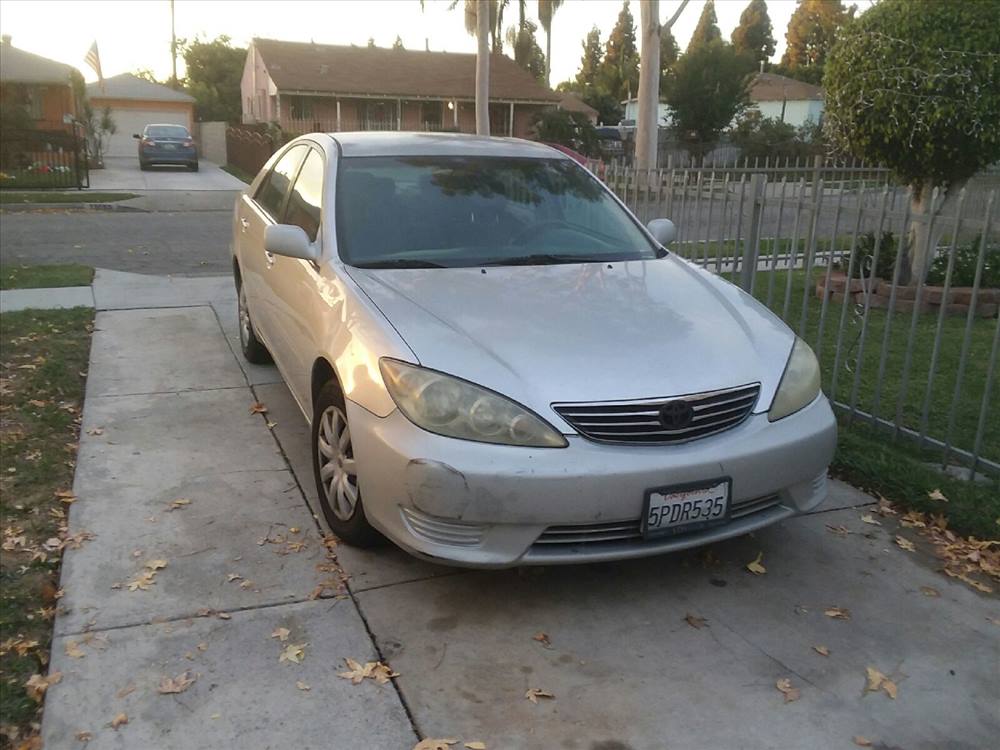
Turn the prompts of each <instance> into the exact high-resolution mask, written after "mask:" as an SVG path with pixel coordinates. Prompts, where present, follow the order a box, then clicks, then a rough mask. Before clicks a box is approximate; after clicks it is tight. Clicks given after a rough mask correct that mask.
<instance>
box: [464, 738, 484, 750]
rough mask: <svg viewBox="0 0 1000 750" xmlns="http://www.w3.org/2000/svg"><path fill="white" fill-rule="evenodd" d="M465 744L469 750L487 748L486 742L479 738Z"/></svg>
mask: <svg viewBox="0 0 1000 750" xmlns="http://www.w3.org/2000/svg"><path fill="white" fill-rule="evenodd" d="M465 746H466V747H467V748H469V750H486V743H485V742H480V741H479V740H474V741H472V742H466V743H465Z"/></svg>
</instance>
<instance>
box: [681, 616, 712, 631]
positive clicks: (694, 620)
mask: <svg viewBox="0 0 1000 750" xmlns="http://www.w3.org/2000/svg"><path fill="white" fill-rule="evenodd" d="M684 622H686V623H687V624H688V625H690V626H691V627H692V628H695V629H696V630H701V629H702V628H706V627H708V620H706V619H705V618H704V617H698V615H693V614H691V613H690V612H688V613H687V614H686V615H684Z"/></svg>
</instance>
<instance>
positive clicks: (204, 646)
mask: <svg viewBox="0 0 1000 750" xmlns="http://www.w3.org/2000/svg"><path fill="white" fill-rule="evenodd" d="M195 648H196V649H198V650H199V651H208V644H207V643H199V644H198V645H197V646H195Z"/></svg>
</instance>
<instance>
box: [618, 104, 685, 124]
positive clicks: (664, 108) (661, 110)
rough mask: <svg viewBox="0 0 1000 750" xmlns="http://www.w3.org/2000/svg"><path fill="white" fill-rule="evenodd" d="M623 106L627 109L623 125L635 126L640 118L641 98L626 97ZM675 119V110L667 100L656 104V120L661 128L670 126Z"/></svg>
mask: <svg viewBox="0 0 1000 750" xmlns="http://www.w3.org/2000/svg"><path fill="white" fill-rule="evenodd" d="M621 104H622V107H623V108H624V110H625V116H624V117H622V122H621V124H622V125H625V126H626V127H635V124H636V122H638V120H639V100H638V99H637V98H635V97H633V98H631V99H626V100H625V101H623V102H622V103H621ZM673 121H674V113H673V110H671V109H670V106H669V105H667V103H666V102H659V103H657V105H656V122H657V124H658V125H659V126H660V127H661V128H666V127H670V125H671V124H672V123H673Z"/></svg>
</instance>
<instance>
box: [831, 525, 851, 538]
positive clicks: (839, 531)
mask: <svg viewBox="0 0 1000 750" xmlns="http://www.w3.org/2000/svg"><path fill="white" fill-rule="evenodd" d="M826 530H827V531H829V532H830V533H831V534H836V535H837V536H847V535H848V534H850V533H851V530H850V529H849V528H847V527H846V526H844V525H842V524H838V525H836V526H834V525H832V524H829V523H828V524H827V525H826Z"/></svg>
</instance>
